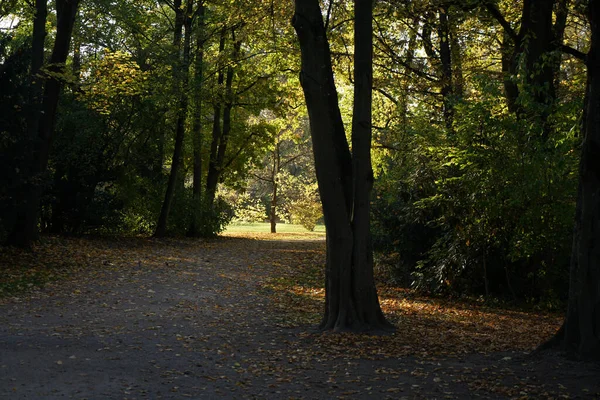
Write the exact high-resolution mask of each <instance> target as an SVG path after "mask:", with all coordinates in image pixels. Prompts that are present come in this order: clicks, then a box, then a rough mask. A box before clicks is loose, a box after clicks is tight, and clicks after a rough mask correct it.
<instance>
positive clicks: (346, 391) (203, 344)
mask: <svg viewBox="0 0 600 400" xmlns="http://www.w3.org/2000/svg"><path fill="white" fill-rule="evenodd" d="M134 245H135V243H134ZM132 246H133V245H132V244H131V243H122V244H119V243H111V244H110V245H108V247H110V249H109V250H110V251H112V252H113V253H110V252H104V253H100V254H102V257H105V256H106V254H114V253H115V252H116V253H117V254H123V253H127V254H128V253H129V252H130V251H133V250H131V247H132ZM149 247H150V250H149V249H148V245H147V244H145V245H144V246H143V248H142V249H138V250H140V251H138V252H137V253H135V252H134V254H136V255H137V260H135V257H134V258H133V259H131V260H130V261H129V262H125V264H126V265H125V264H124V262H123V260H120V261H119V263H116V262H115V261H114V260H110V259H102V260H101V259H96V260H95V263H96V264H97V266H96V267H94V268H89V269H88V270H85V271H82V272H79V273H78V274H77V276H76V278H74V279H73V280H70V281H68V282H62V283H60V284H54V285H50V286H47V287H46V288H45V289H43V290H40V291H37V292H34V293H31V294H29V295H26V296H22V297H19V298H8V299H4V300H3V301H2V303H0V398H7V399H8V398H10V399H54V398H56V399H58V398H60V399H64V398H75V399H167V398H168V399H183V398H200V399H203V398H207V399H210V398H239V399H246V398H250V399H253V398H257V399H280V398H281V399H291V398H298V399H300V398H301V399H331V398H349V399H360V398H365V399H367V398H373V399H383V398H390V399H400V398H407V399H412V398H428V399H429V398H440V399H441V398H519V397H523V398H528V397H529V398H559V397H561V396H562V397H564V398H567V397H571V398H600V368H599V366H598V365H596V364H584V363H576V362H571V361H567V360H564V359H562V358H560V357H558V356H556V355H552V354H550V355H544V356H543V357H536V358H531V357H526V356H525V355H524V354H523V352H522V351H515V352H507V351H503V352H487V353H486V354H483V353H480V352H479V353H472V354H459V355H456V356H448V357H439V356H422V355H420V354H421V353H410V352H409V353H407V354H399V355H398V356H394V357H390V356H389V354H385V352H381V355H378V353H379V352H378V351H377V349H376V348H369V349H368V351H367V350H366V348H367V347H368V346H369V345H365V346H366V347H365V349H363V348H361V346H362V345H363V344H364V343H366V341H368V340H369V338H363V339H361V340H354V339H353V338H352V336H350V337H349V336H345V335H319V334H316V333H314V332H312V331H311V329H312V327H311V326H310V325H306V324H304V325H302V324H300V325H298V324H293V323H291V324H290V323H282V320H281V318H280V317H281V316H282V315H285V310H280V309H279V308H278V306H280V305H278V304H274V302H273V296H271V295H270V294H269V289H266V288H265V284H266V283H267V282H269V281H270V280H271V279H273V278H274V277H277V275H278V274H283V273H284V271H288V270H289V269H290V268H292V267H293V265H291V264H293V263H294V262H302V263H305V264H306V263H311V262H315V263H320V262H322V248H323V244H322V241H265V240H248V239H239V238H228V239H223V240H219V241H214V242H205V243H198V242H191V241H185V242H183V244H178V243H176V244H175V245H174V244H173V243H167V244H164V243H161V242H152V244H151V245H150V246H149ZM99 257H100V256H99ZM125 259H126V257H125ZM434 329H435V328H434ZM323 338H325V339H323Z"/></svg>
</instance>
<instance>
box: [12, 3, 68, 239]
mask: <svg viewBox="0 0 600 400" xmlns="http://www.w3.org/2000/svg"><path fill="white" fill-rule="evenodd" d="M36 5H37V6H39V9H38V10H37V12H39V13H40V15H39V18H40V20H37V18H38V16H37V15H36V21H34V24H36V25H37V24H40V25H41V23H42V22H41V20H42V17H43V16H44V8H43V6H42V4H41V2H40V1H37V2H36ZM78 5H79V0H57V1H56V14H57V24H56V38H55V40H54V47H53V49H52V55H51V56H50V63H49V65H48V71H49V72H50V73H51V75H50V76H48V77H47V78H46V84H45V85H44V95H43V100H42V107H41V109H42V113H41V115H40V116H39V118H38V121H37V122H35V125H34V126H35V129H37V134H36V137H35V143H34V151H33V159H32V162H31V168H30V170H29V174H28V175H29V179H30V190H29V191H28V193H26V194H25V196H24V199H23V201H22V202H21V204H20V205H19V207H18V209H17V210H16V214H17V218H16V223H15V225H14V227H13V228H12V231H11V233H10V234H9V236H8V238H7V243H8V244H12V245H15V246H19V247H29V246H30V245H31V243H32V242H33V241H34V240H36V238H37V235H38V228H37V225H38V218H39V207H40V199H41V196H42V194H43V192H44V187H43V184H42V182H43V175H44V174H45V173H46V170H47V167H48V158H49V154H50V148H51V146H52V139H53V134H54V122H55V119H56V110H57V107H58V99H59V96H60V92H61V89H62V86H63V81H62V79H61V78H60V74H63V73H64V72H65V62H66V60H67V56H68V54H69V46H70V43H71V35H72V32H73V25H74V23H75V16H76V14H77V7H78ZM43 20H44V21H45V18H43ZM39 29H41V26H38V28H37V30H36V34H37V35H39V37H36V38H34V41H35V42H36V43H37V44H36V50H35V51H36V54H34V59H33V60H32V68H41V64H40V58H39V57H40V54H39V48H37V46H38V45H39V42H38V40H40V38H41V37H42V34H41V33H40V31H39ZM44 36H45V35H44ZM42 43H43V42H42ZM41 56H42V60H43V49H42V55H41ZM34 90H35V89H34ZM29 129H33V128H29Z"/></svg>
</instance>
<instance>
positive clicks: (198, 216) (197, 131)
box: [188, 3, 204, 236]
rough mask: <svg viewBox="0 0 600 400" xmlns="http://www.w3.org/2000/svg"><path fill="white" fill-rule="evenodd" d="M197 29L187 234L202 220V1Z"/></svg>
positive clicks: (193, 233)
mask: <svg viewBox="0 0 600 400" xmlns="http://www.w3.org/2000/svg"><path fill="white" fill-rule="evenodd" d="M198 7H199V8H198V17H197V18H198V28H197V29H198V30H197V38H196V41H197V42H196V59H195V63H194V83H195V85H194V116H193V121H192V134H193V142H194V177H193V183H192V185H193V188H192V222H191V226H190V229H189V231H188V235H189V236H198V235H199V234H200V223H201V221H202V145H203V140H204V139H203V136H202V87H203V82H202V80H203V79H204V76H203V75H204V73H203V72H204V65H203V62H204V3H200V4H199V6H198Z"/></svg>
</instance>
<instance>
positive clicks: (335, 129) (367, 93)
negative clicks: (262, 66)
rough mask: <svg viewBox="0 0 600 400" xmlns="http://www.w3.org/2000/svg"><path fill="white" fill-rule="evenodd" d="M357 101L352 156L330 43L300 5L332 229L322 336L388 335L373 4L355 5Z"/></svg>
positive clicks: (315, 11) (311, 4) (309, 96)
mask: <svg viewBox="0 0 600 400" xmlns="http://www.w3.org/2000/svg"><path fill="white" fill-rule="evenodd" d="M355 5H356V6H355V15H356V17H355V38H354V40H355V77H354V79H355V101H354V116H353V120H352V130H353V132H352V142H353V151H354V154H351V153H350V150H349V146H348V142H347V140H346V136H345V132H344V125H343V122H342V117H341V113H340V110H339V106H338V101H337V91H336V88H335V83H334V79H333V70H332V66H331V55H330V50H329V43H328V40H327V37H326V32H325V27H324V23H323V17H322V14H321V9H320V6H319V1H318V0H296V1H295V6H296V9H295V14H294V18H293V20H292V23H293V25H294V28H295V29H296V33H297V35H298V39H299V42H300V50H301V60H302V72H301V76H300V79H301V84H302V88H303V90H304V96H305V99H306V105H307V108H308V115H309V120H310V128H311V136H312V139H313V151H314V157H315V169H316V173H317V180H318V183H319V192H320V195H321V201H322V203H323V214H324V217H325V225H326V228H327V261H326V263H327V265H326V274H325V275H326V278H325V279H326V282H325V289H326V296H325V313H324V317H323V321H322V323H321V326H320V327H321V329H324V330H335V331H344V330H350V331H366V330H384V329H390V328H392V326H391V325H390V324H389V323H388V322H387V321H386V319H385V318H384V316H383V313H382V312H381V308H380V306H379V300H378V298H377V290H376V288H375V283H374V279H373V258H372V249H371V238H370V234H369V229H370V226H369V223H370V220H369V201H370V193H371V188H372V183H373V174H372V170H371V159H370V145H371V76H372V0H356V1H355Z"/></svg>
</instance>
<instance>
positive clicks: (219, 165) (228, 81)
mask: <svg viewBox="0 0 600 400" xmlns="http://www.w3.org/2000/svg"><path fill="white" fill-rule="evenodd" d="M221 40H224V39H223V37H222V38H221ZM232 40H233V53H232V59H233V60H236V59H237V58H238V56H239V52H240V49H241V46H242V43H241V42H240V41H239V40H238V41H236V39H235V32H234V31H233V30H232ZM219 79H220V84H222V83H223V77H222V76H221V75H219ZM216 108H217V107H216V106H215V110H216ZM232 109H233V66H232V65H231V64H230V65H229V66H228V67H227V77H226V78H225V99H224V106H223V130H222V131H219V130H217V127H218V125H217V124H216V121H217V120H216V119H215V125H214V127H213V143H212V145H211V162H210V164H209V170H208V177H207V179H206V194H207V201H206V204H207V206H209V207H212V205H213V202H214V199H215V194H216V192H217V185H218V183H219V179H220V177H221V173H222V172H223V169H224V166H225V153H226V152H227V145H228V143H229V135H230V133H231V111H232ZM219 110H220V106H219Z"/></svg>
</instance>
